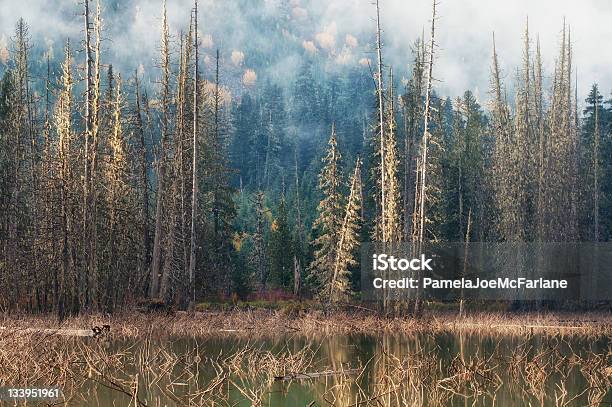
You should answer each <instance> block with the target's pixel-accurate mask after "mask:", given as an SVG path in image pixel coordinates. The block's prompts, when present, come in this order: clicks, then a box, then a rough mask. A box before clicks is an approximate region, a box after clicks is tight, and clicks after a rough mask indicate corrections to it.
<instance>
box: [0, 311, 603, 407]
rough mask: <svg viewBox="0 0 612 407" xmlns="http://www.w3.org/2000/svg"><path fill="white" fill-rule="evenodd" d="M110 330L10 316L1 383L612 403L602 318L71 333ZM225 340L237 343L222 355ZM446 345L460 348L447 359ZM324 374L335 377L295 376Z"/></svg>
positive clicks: (152, 318)
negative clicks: (366, 350)
mask: <svg viewBox="0 0 612 407" xmlns="http://www.w3.org/2000/svg"><path fill="white" fill-rule="evenodd" d="M103 324H110V325H111V332H110V334H108V335H106V336H103V337H100V338H89V337H65V336H58V335H52V334H48V333H47V332H48V331H40V332H39V333H35V331H33V330H31V329H30V330H27V329H26V328H31V327H33V326H35V327H40V328H57V324H56V323H54V322H53V321H52V320H47V319H44V317H32V316H30V317H24V318H10V317H7V316H4V317H3V318H2V319H1V320H0V326H5V327H11V328H10V329H3V330H0V384H3V385H6V384H12V385H15V384H21V385H24V384H27V385H30V386H31V385H38V386H44V385H46V386H59V387H61V388H63V389H64V397H63V399H62V400H61V401H60V402H62V403H65V404H68V405H92V403H93V405H95V404H99V405H104V404H105V403H106V404H108V403H109V400H112V401H114V402H115V403H116V405H129V406H132V405H133V406H144V405H177V406H189V405H193V406H200V405H207V406H227V405H235V403H236V402H237V401H238V400H240V399H242V400H246V401H248V403H249V404H251V405H253V406H262V405H268V404H269V403H270V400H272V399H271V398H273V397H277V395H278V393H279V392H281V393H283V392H290V391H291V388H292V387H293V386H300V387H301V388H302V392H303V393H304V392H305V394H309V395H310V397H311V398H312V404H311V405H313V406H314V405H320V406H324V405H330V406H331V405H333V406H380V405H385V406H421V405H431V406H448V405H464V406H468V405H482V404H485V403H486V404H491V405H503V402H500V401H498V400H497V398H498V397H500V396H501V395H502V394H503V393H504V392H505V393H511V394H516V395H520V397H522V399H523V400H524V402H525V403H530V404H531V405H553V406H577V405H590V406H597V405H601V404H602V403H608V402H609V401H610V397H611V396H612V391H611V389H612V347H611V345H610V337H611V336H610V319H609V316H603V315H588V316H580V315H568V314H562V315H561V314H559V315H554V314H546V315H535V314H533V315H523V316H516V317H509V316H498V315H493V314H483V315H481V316H480V317H476V316H474V317H471V318H469V319H462V320H458V319H455V318H454V317H452V316H451V315H444V314H439V315H436V316H435V317H431V318H429V319H428V320H427V321H425V320H412V319H381V318H377V317H375V316H372V315H368V314H349V313H339V314H334V315H333V316H332V317H326V316H324V315H322V314H316V313H311V314H304V315H300V316H297V317H296V316H288V315H284V314H283V313H282V312H262V311H241V312H230V313H206V314H204V313H199V314H196V315H186V314H178V315H173V316H167V315H154V314H150V315H144V314H138V315H118V316H113V317H105V316H100V315H92V316H82V317H79V318H74V319H70V320H67V321H65V322H64V323H63V324H62V326H61V327H62V328H63V329H85V328H87V327H91V326H95V325H97V326H101V325H103ZM535 326H539V327H541V328H534V327H535ZM553 326H554V327H559V326H562V328H552V327H553ZM563 326H567V327H568V328H564V327H563ZM570 326H571V328H569V327H570ZM540 331H541V332H540ZM355 332H359V333H362V334H363V333H366V334H367V336H368V337H369V338H372V339H373V340H374V341H375V342H374V344H373V345H372V349H370V351H371V357H369V358H368V359H367V360H362V359H360V358H359V357H355V356H354V355H353V354H351V351H350V348H351V347H352V346H354V342H352V341H351V340H349V339H347V338H348V336H347V334H348V333H351V334H352V333H355ZM224 337H225V338H226V339H230V341H229V343H230V345H227V344H225V345H224V346H222V347H218V346H216V345H215V343H218V341H220V340H222V339H223V338H224ZM441 338H453V339H452V340H453V342H452V343H453V344H454V345H453V346H455V347H454V348H452V349H451V348H448V349H446V350H445V349H442V348H441V347H440V343H445V342H444V341H443V342H440V340H442V339H441ZM445 340H448V339H445ZM595 342H598V343H599V345H598V346H599V347H596V348H594V347H592V346H590V345H589V344H592V343H595ZM486 343H488V345H486ZM474 344H476V345H474ZM602 344H603V345H602ZM316 372H330V374H321V375H316V374H315V375H313V377H314V378H310V379H306V380H297V379H296V380H292V379H291V377H304V374H306V373H316ZM279 376H283V377H288V378H289V379H288V380H282V381H278V380H276V378H277V377H279ZM568 383H583V384H582V385H581V386H580V387H579V388H578V390H577V388H576V387H571V388H570V387H568ZM306 404H307V403H306ZM272 405H273V404H272Z"/></svg>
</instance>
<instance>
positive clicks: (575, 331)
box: [0, 309, 612, 338]
mask: <svg viewBox="0 0 612 407" xmlns="http://www.w3.org/2000/svg"><path fill="white" fill-rule="evenodd" d="M106 325H108V326H109V327H110V330H109V332H110V335H111V336H112V337H117V338H151V337H158V338H168V337H176V336H183V337H198V338H199V337H208V336H215V335H235V336H243V335H249V336H259V337H266V336H276V335H284V334H304V335H308V334H312V333H324V334H401V335H410V334H417V333H443V332H468V333H469V332H474V333H483V334H489V333H490V334H496V333H500V334H502V333H503V334H510V335H525V334H529V333H534V332H539V333H545V334H563V335H565V334H567V335H595V336H608V337H612V314H611V313H606V312H590V313H573V312H524V313H509V312H504V313H502V312H481V313H472V314H470V315H468V316H466V317H464V318H459V317H458V316H457V314H456V312H449V311H427V312H426V313H425V314H424V315H423V317H422V318H418V319H416V318H412V317H394V318H387V317H383V316H379V315H372V314H371V313H367V312H364V311H351V312H347V311H335V312H331V313H327V314H325V313H323V312H320V311H306V312H298V313H292V312H284V311H283V310H263V309H255V310H229V311H199V312H191V313H188V312H182V311H177V312H174V313H160V312H152V313H141V312H133V311H132V312H127V311H124V312H121V313H117V314H113V315H103V314H84V315H80V316H76V317H70V318H67V319H66V320H64V321H63V322H62V323H59V321H58V320H57V319H56V317H55V315H41V314H39V315H10V314H0V337H2V336H4V335H7V334H11V333H20V334H28V335H34V334H36V333H37V331H38V333H43V332H45V333H46V334H49V333H51V334H53V331H54V330H56V331H58V332H60V333H58V334H61V332H69V331H71V330H74V331H79V332H83V331H87V330H91V329H92V328H95V327H102V326H106ZM81 336H95V335H81Z"/></svg>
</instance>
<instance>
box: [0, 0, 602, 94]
mask: <svg viewBox="0 0 612 407" xmlns="http://www.w3.org/2000/svg"><path fill="white" fill-rule="evenodd" d="M1 3H2V5H1V6H0V48H3V47H4V48H6V46H7V45H8V47H10V38H11V37H12V35H13V30H14V25H15V23H16V21H17V19H19V18H20V17H23V18H24V19H25V20H26V22H27V23H28V25H29V27H30V35H31V37H32V41H33V45H34V46H35V51H38V52H34V53H33V58H34V59H36V58H40V59H42V58H43V55H44V53H45V52H49V54H50V55H51V57H52V58H60V59H61V49H62V46H63V43H64V41H65V40H66V39H67V38H70V39H71V41H72V43H73V44H75V45H74V47H75V48H79V47H81V42H80V41H81V35H82V25H83V19H82V11H81V5H80V3H79V2H78V1H75V0H58V1H54V2H53V5H50V2H48V1H45V0H30V1H27V2H15V1H9V0H2V1H1ZM380 4H381V19H382V25H383V30H384V32H383V40H384V47H385V48H384V58H385V63H386V64H387V65H392V66H393V67H394V69H395V71H396V73H397V74H396V76H398V77H399V78H401V77H407V76H408V75H409V72H410V65H411V63H412V59H413V56H412V51H411V47H412V45H413V44H414V41H415V40H416V39H417V38H418V37H420V36H421V34H422V33H423V32H425V35H426V37H428V36H429V26H430V14H431V2H430V1H429V0H419V1H411V2H408V1H405V0H381V2H380ZM102 7H103V18H104V36H105V39H106V40H105V42H104V49H105V52H106V60H105V61H104V62H105V63H113V64H114V65H116V66H117V67H118V68H119V70H121V71H122V72H124V73H132V72H134V70H136V69H140V73H141V74H143V75H144V76H145V78H148V79H149V80H150V81H151V82H154V80H155V78H156V76H157V75H158V73H157V71H156V65H157V64H156V60H157V55H158V49H159V37H160V26H161V10H162V2H161V1H160V0H127V1H117V0H113V1H103V2H102ZM191 7H192V1H191V0H169V1H168V3H167V8H168V18H169V23H170V28H171V34H172V36H173V40H174V44H175V46H176V47H178V41H179V38H180V34H181V32H185V31H186V30H187V29H188V24H189V16H190V11H191ZM200 10H201V12H200V20H201V22H202V23H201V30H200V35H201V38H202V41H201V46H202V50H203V60H204V65H205V66H204V70H205V71H206V70H208V71H209V72H210V71H212V69H213V60H214V53H215V51H216V49H217V48H218V49H220V50H221V54H222V58H223V60H222V66H223V76H224V80H225V81H227V82H229V83H233V84H234V87H235V88H237V87H241V88H244V87H247V88H248V87H250V86H256V85H257V81H261V80H264V78H270V79H271V80H276V81H279V82H287V81H291V80H292V78H293V77H294V76H295V74H296V71H297V70H298V68H299V66H300V64H301V62H302V61H303V59H304V58H316V59H318V60H320V61H322V62H323V63H324V64H325V65H326V67H327V69H329V70H332V71H336V72H342V71H343V70H346V69H364V70H366V69H368V68H367V63H366V61H367V59H368V58H369V59H372V58H373V56H374V55H373V52H372V51H373V46H372V43H373V40H374V29H375V24H374V20H373V17H374V11H375V9H374V6H373V5H372V3H371V1H369V0H336V1H331V2H330V1H326V0H260V1H258V2H257V5H255V6H254V5H253V2H251V1H245V0H231V1H218V0H203V1H201V2H200ZM438 11H439V19H438V21H437V34H436V36H437V43H438V48H437V51H436V52H437V54H436V65H435V67H434V76H435V77H436V79H437V80H438V82H436V84H435V86H436V91H437V92H438V94H440V95H443V96H450V97H454V96H458V95H461V94H462V93H463V92H464V91H465V90H467V89H469V90H472V91H473V92H474V94H475V95H476V96H477V97H478V98H479V99H481V100H486V99H488V87H489V75H490V63H491V49H492V34H493V32H495V37H496V42H497V50H498V54H499V58H500V63H501V67H502V70H503V74H504V80H505V82H506V85H507V86H508V87H509V88H512V82H513V78H514V72H515V69H516V67H517V66H519V64H520V61H521V57H522V36H523V31H524V28H525V23H526V19H527V16H528V18H529V30H530V36H531V45H532V48H533V49H535V43H536V38H539V40H540V43H541V48H542V53H543V58H544V68H545V73H546V74H547V75H548V76H550V75H552V72H553V69H554V62H555V58H556V55H557V54H558V50H557V48H558V43H559V41H560V32H561V30H562V27H563V21H564V18H565V19H566V22H567V24H568V26H569V27H570V28H571V39H572V42H573V44H574V52H575V54H574V61H575V63H576V70H577V81H578V89H579V93H580V94H581V95H583V94H585V93H586V92H587V89H588V87H590V85H591V84H592V83H598V84H599V85H600V88H601V89H602V92H603V93H604V94H607V93H608V92H609V91H610V90H612V71H610V70H609V69H608V67H609V66H612V48H610V47H607V46H602V41H605V40H606V39H607V37H608V30H609V29H608V22H609V21H611V20H612V3H609V2H601V1H599V2H598V1H596V0H587V1H582V2H575V1H570V0H560V1H555V2H554V5H553V4H552V2H549V1H528V0H518V1H514V2H507V1H502V0H491V1H486V2H485V1H480V0H462V1H449V0H446V1H441V2H440V4H439V6H438ZM264 23H267V24H264ZM79 58H81V59H82V57H81V55H77V60H78V59H79ZM1 60H2V49H0V65H2V62H1ZM245 78H247V79H248V80H247V82H245V81H244V79H245ZM255 78H256V79H255Z"/></svg>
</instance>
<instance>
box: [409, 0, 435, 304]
mask: <svg viewBox="0 0 612 407" xmlns="http://www.w3.org/2000/svg"><path fill="white" fill-rule="evenodd" d="M435 29H436V0H434V2H433V10H432V15H431V39H430V44H429V64H428V68H427V88H426V92H425V112H424V126H423V127H424V129H423V140H422V141H421V149H422V150H421V160H420V177H419V178H420V179H419V191H418V192H417V195H418V197H419V209H418V229H417V236H416V237H417V239H416V243H417V252H420V251H421V250H422V247H423V242H424V238H425V218H426V214H425V203H426V201H427V198H426V195H427V150H428V145H427V143H428V138H429V119H430V111H431V93H432V92H431V91H432V82H433V62H434V47H435V44H436V43H435ZM420 313H421V298H420V291H418V290H417V298H416V299H415V303H414V314H415V315H417V316H418V315H420Z"/></svg>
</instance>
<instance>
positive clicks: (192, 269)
mask: <svg viewBox="0 0 612 407" xmlns="http://www.w3.org/2000/svg"><path fill="white" fill-rule="evenodd" d="M193 45H194V47H195V50H194V52H195V66H194V76H193V163H192V166H193V170H192V185H191V243H190V255H189V284H190V288H191V300H190V301H191V303H190V306H189V307H190V308H191V309H192V308H193V307H194V306H195V300H196V298H195V293H196V291H195V263H196V247H195V244H196V242H195V240H196V206H197V203H198V200H197V197H198V167H197V163H198V160H197V157H198V103H199V102H198V89H199V86H198V1H197V0H195V7H194V43H193Z"/></svg>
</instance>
